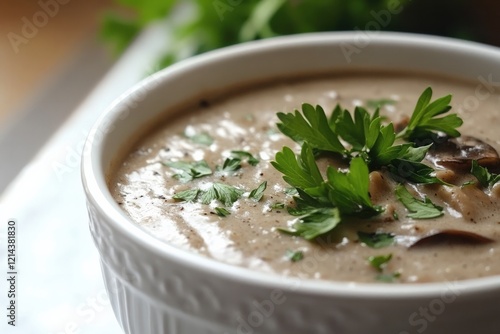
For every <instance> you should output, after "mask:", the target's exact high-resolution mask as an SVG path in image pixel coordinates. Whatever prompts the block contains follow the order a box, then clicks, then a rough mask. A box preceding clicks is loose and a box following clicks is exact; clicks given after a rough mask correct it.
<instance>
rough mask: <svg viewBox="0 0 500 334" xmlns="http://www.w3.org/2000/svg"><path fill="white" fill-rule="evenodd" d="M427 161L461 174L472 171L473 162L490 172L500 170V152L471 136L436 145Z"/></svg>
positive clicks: (451, 139)
mask: <svg viewBox="0 0 500 334" xmlns="http://www.w3.org/2000/svg"><path fill="white" fill-rule="evenodd" d="M427 159H428V160H430V161H431V162H433V163H434V164H435V165H437V166H441V167H445V168H449V169H453V170H456V171H461V172H468V171H470V169H471V166H472V160H476V161H477V162H478V164H479V165H480V166H483V167H486V168H488V169H489V170H490V171H493V172H497V171H499V170H500V157H499V155H498V152H497V151H496V150H495V149H494V148H493V147H492V146H491V145H489V144H487V143H485V142H483V141H482V140H480V139H477V138H474V137H471V136H461V137H458V138H449V139H447V140H446V141H444V142H443V143H438V144H435V145H434V146H433V147H432V149H431V150H430V151H429V153H428V154H427Z"/></svg>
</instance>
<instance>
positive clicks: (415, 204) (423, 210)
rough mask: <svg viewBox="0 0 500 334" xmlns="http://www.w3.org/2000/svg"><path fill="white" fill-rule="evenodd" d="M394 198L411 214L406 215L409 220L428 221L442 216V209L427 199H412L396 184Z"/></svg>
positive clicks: (404, 189)
mask: <svg viewBox="0 0 500 334" xmlns="http://www.w3.org/2000/svg"><path fill="white" fill-rule="evenodd" d="M396 197H397V198H398V199H399V200H400V201H401V203H403V205H404V206H405V207H406V208H407V209H408V211H410V212H411V213H410V214H408V217H410V218H415V219H429V218H436V217H440V216H442V215H443V208H442V207H440V206H437V205H435V204H434V203H432V202H431V200H430V199H429V198H427V197H425V199H424V200H423V201H421V200H418V199H416V198H414V197H413V196H412V195H411V194H410V192H409V191H408V190H407V189H406V187H405V186H404V185H402V184H398V185H397V187H396Z"/></svg>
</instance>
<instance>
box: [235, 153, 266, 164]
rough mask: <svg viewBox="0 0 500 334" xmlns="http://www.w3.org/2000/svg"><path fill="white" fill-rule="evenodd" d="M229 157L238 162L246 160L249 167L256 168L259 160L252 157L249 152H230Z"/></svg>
mask: <svg viewBox="0 0 500 334" xmlns="http://www.w3.org/2000/svg"><path fill="white" fill-rule="evenodd" d="M231 156H233V157H235V158H238V159H240V160H246V161H247V162H248V163H249V164H250V165H252V166H257V164H258V163H259V162H260V161H259V159H257V158H256V157H254V156H253V155H252V154H251V153H250V152H247V151H237V150H235V151H231Z"/></svg>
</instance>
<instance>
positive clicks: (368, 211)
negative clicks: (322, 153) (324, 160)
mask: <svg viewBox="0 0 500 334" xmlns="http://www.w3.org/2000/svg"><path fill="white" fill-rule="evenodd" d="M327 177H328V183H327V185H328V188H329V190H330V191H329V192H328V198H330V199H331V201H332V202H333V203H334V204H335V206H336V207H338V208H339V210H340V212H341V213H343V214H347V215H357V216H361V217H371V216H375V215H377V214H379V213H380V212H381V211H382V208H380V207H377V206H373V204H372V202H371V200H370V195H369V186H370V179H369V171H368V166H367V165H366V164H365V162H364V161H363V159H361V158H359V157H358V158H354V159H352V160H351V165H350V167H349V172H347V173H343V172H341V171H338V170H337V169H335V168H332V167H331V166H329V167H328V169H327Z"/></svg>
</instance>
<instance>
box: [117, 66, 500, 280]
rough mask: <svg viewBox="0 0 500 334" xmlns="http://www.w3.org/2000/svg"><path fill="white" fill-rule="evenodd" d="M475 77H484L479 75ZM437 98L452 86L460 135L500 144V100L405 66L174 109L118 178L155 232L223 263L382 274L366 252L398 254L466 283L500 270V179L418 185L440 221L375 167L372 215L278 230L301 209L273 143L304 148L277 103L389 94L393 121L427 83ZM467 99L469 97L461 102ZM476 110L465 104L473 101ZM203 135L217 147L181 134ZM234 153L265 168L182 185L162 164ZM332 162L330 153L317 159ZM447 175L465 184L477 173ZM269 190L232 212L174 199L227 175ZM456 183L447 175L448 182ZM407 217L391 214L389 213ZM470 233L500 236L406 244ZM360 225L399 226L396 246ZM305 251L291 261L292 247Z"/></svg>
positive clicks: (414, 270) (288, 106)
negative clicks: (417, 213) (280, 120)
mask: <svg viewBox="0 0 500 334" xmlns="http://www.w3.org/2000/svg"><path fill="white" fill-rule="evenodd" d="M477 84H479V83H477ZM427 86H431V87H432V88H433V90H434V98H437V97H440V96H443V95H446V94H448V93H451V94H453V100H452V106H453V107H454V108H453V109H452V111H454V112H457V113H458V114H459V115H460V116H461V117H462V118H463V119H464V125H463V126H462V127H461V128H460V130H461V133H462V134H464V135H466V134H468V135H473V136H475V137H477V138H479V139H481V140H483V141H485V142H487V143H489V144H490V145H492V146H493V147H494V148H495V149H497V150H499V149H500V133H499V131H498V126H495V124H497V125H498V124H499V121H500V103H499V101H500V98H499V97H498V96H496V95H491V96H490V97H489V98H488V99H483V100H482V101H481V102H480V106H479V108H477V109H474V110H472V107H474V105H472V104H470V103H467V102H468V101H469V102H470V101H471V97H474V96H475V95H474V92H475V89H476V86H477V85H476V84H475V83H464V82H460V81H454V80H449V79H444V78H439V77H432V76H429V77H424V76H413V75H405V74H399V75H398V74H386V75H368V74H367V75H359V74H358V75H341V76H331V77H324V78H311V79H308V80H305V79H304V80H295V81H294V80H291V81H290V82H276V83H273V84H271V85H261V86H259V87H256V88H253V89H250V90H246V91H242V92H237V93H235V94H233V95H231V96H229V97H227V98H224V99H221V100H219V101H216V102H214V103H210V104H209V105H208V106H204V107H202V106H200V107H198V108H194V110H189V112H188V111H186V112H183V113H182V114H183V116H182V117H176V118H173V119H172V118H168V119H167V121H166V123H165V124H164V127H163V128H161V129H159V130H157V131H155V132H154V133H153V134H151V135H149V136H147V137H146V138H144V139H143V140H142V141H140V143H139V144H138V145H137V146H136V147H135V148H134V149H133V150H132V151H131V153H130V155H129V156H128V157H127V158H126V159H125V161H124V162H123V164H122V165H121V167H120V168H119V170H118V171H117V172H116V173H115V178H114V180H112V181H111V182H110V184H111V190H112V192H113V195H114V197H115V199H116V201H117V202H118V203H119V204H120V205H121V207H122V208H123V209H124V210H125V211H126V212H127V213H128V215H129V216H130V217H131V218H132V220H133V221H135V222H136V223H137V224H138V225H140V226H142V227H143V228H145V229H146V230H147V231H149V232H150V233H151V234H153V235H154V236H156V237H158V238H160V239H162V240H164V241H165V242H167V243H169V244H172V245H175V246H177V247H179V248H181V249H185V250H188V251H191V252H196V253H199V254H202V255H204V256H208V257H211V258H214V259H216V260H218V261H222V262H225V263H229V264H233V265H237V266H243V267H248V268H251V269H255V270H259V271H263V272H270V273H276V274H280V275H287V276H298V277H300V278H316V279H324V280H338V281H358V282H373V281H374V280H375V277H376V276H377V274H378V273H377V271H376V270H375V269H374V268H373V267H372V266H370V265H369V263H368V262H367V258H368V257H369V256H374V255H386V254H392V255H393V258H392V260H391V261H390V262H389V263H388V265H387V267H386V268H385V269H384V272H386V273H394V272H398V273H399V274H400V277H399V279H398V280H397V281H399V282H428V281H449V280H461V279H468V278H474V277H482V276H487V275H498V274H500V261H498V253H499V252H500V242H499V241H500V206H499V204H498V199H499V196H500V187H499V185H497V186H496V187H494V188H493V189H492V190H491V192H487V193H484V192H483V191H482V190H480V189H479V188H477V187H476V186H470V187H464V188H461V187H442V186H435V185H433V186H422V185H419V186H411V185H409V186H408V188H409V189H411V190H412V191H414V193H415V194H417V193H420V194H421V195H424V194H425V195H427V196H429V198H430V199H431V200H432V201H433V202H434V203H436V204H437V205H440V206H442V207H444V213H445V214H444V216H443V217H440V218H436V219H428V220H416V219H410V218H407V217H406V215H407V214H408V212H407V211H406V209H405V208H404V206H402V205H401V204H400V203H399V202H398V201H397V200H396V198H395V196H394V187H395V182H394V181H392V180H391V179H390V177H389V176H388V175H384V174H377V172H375V173H372V175H371V180H372V184H371V196H372V201H373V202H374V204H378V205H382V206H384V207H385V208H386V211H385V212H384V213H383V214H382V215H380V216H378V217H376V218H374V219H370V220H359V221H356V222H352V221H350V222H346V223H344V224H342V226H341V227H340V228H339V229H338V230H337V231H335V232H334V233H332V234H330V235H328V236H327V237H324V238H320V239H318V240H317V241H316V242H310V241H306V240H304V239H302V238H300V237H294V236H290V235H287V234H283V233H280V232H279V231H277V230H276V228H277V227H287V226H291V224H293V222H294V221H295V218H294V217H292V216H291V215H289V214H288V213H287V211H286V209H275V208H274V209H273V208H272V207H273V205H274V204H276V203H285V204H286V205H293V199H292V197H291V196H290V195H287V194H286V192H285V190H286V189H287V188H289V186H288V185H287V184H286V183H285V182H284V181H283V180H282V176H281V174H280V173H279V172H277V171H276V170H275V169H274V167H272V166H271V164H270V161H272V160H273V159H274V156H275V154H276V152H277V151H279V150H281V149H282V147H283V146H289V147H291V148H293V149H295V150H296V152H298V148H299V147H298V145H297V144H296V143H294V142H293V141H291V140H290V139H289V138H286V137H285V136H284V135H282V134H281V133H279V132H278V131H277V129H276V122H277V118H276V112H277V111H283V112H292V111H293V110H294V109H297V108H300V105H301V104H302V103H304V102H307V103H311V104H320V105H322V106H323V107H324V109H325V110H326V111H327V112H329V111H330V110H332V109H333V107H334V106H335V105H336V104H337V103H340V104H341V105H342V106H343V107H344V108H347V109H349V110H352V109H353V108H354V106H356V105H363V104H365V103H366V101H368V100H370V99H381V98H390V99H393V100H395V101H396V103H395V104H392V105H386V106H384V107H383V108H382V109H381V113H382V114H383V115H385V116H387V117H388V118H389V119H391V120H393V121H395V122H397V121H399V120H400V119H401V118H402V117H403V115H410V114H411V112H412V111H413V108H414V106H415V103H416V101H417V99H418V96H419V95H420V94H421V93H422V91H423V90H424V89H425V88H426V87H427ZM464 101H465V103H464ZM467 108H469V109H467ZM185 133H187V134H189V135H192V134H201V133H207V134H209V135H210V136H211V137H212V138H213V139H214V142H213V144H211V145H209V146H206V145H202V144H197V143H195V142H193V141H192V140H191V139H189V138H187V137H186V136H185V135H184V134H185ZM231 150H244V151H248V152H250V153H252V154H253V155H255V156H256V157H258V158H259V159H260V163H259V164H258V165H257V166H255V167H254V166H250V165H249V164H248V163H243V167H242V168H241V169H240V170H238V171H237V172H235V173H234V174H224V173H220V172H215V173H214V174H213V175H211V176H206V177H202V178H199V179H194V180H193V181H190V182H188V183H180V182H179V181H178V180H176V179H175V178H173V174H175V171H173V170H172V169H171V168H169V167H166V166H164V165H163V164H162V163H161V162H162V161H172V160H174V161H175V160H181V161H198V160H202V159H204V160H206V161H207V162H208V164H209V166H210V167H211V168H212V170H215V169H216V166H220V165H222V164H223V162H224V160H225V158H227V157H228V156H229V154H230V151H231ZM321 163H323V164H324V163H325V162H321ZM439 173H440V175H441V176H443V178H447V179H449V180H451V181H452V182H453V183H454V184H457V185H461V184H462V183H463V182H465V181H467V180H470V179H471V178H472V177H471V176H470V175H464V176H461V175H458V176H454V177H450V176H449V175H445V173H447V172H446V171H440V172H439ZM263 181H267V183H268V184H267V189H266V191H265V193H264V197H263V198H262V200H261V201H260V202H258V203H257V202H256V201H254V200H252V199H248V198H247V197H246V196H245V195H244V196H243V197H242V198H241V199H240V200H238V201H237V202H235V204H234V205H233V206H232V207H231V208H228V210H229V211H230V213H231V214H230V215H229V216H228V217H219V216H218V215H216V214H215V212H214V209H215V207H216V206H221V204H220V203H211V204H210V205H203V204H200V203H189V202H178V201H175V200H174V199H173V198H172V196H173V195H174V194H176V193H178V192H180V191H182V190H186V189H188V188H192V187H200V188H204V187H205V188H206V187H207V185H209V184H210V183H211V182H224V183H227V184H231V185H234V186H236V187H238V188H241V189H244V190H245V191H247V192H249V191H250V190H252V189H255V188H256V187H257V186H258V185H259V184H260V183H261V182H263ZM451 181H450V182H451ZM394 211H395V212H396V213H397V215H398V216H399V220H394V218H393V214H392V213H393V212H394ZM446 228H450V229H460V230H465V231H472V232H475V233H479V234H481V235H484V236H487V237H489V238H492V239H494V240H495V242H493V243H489V244H485V245H469V244H465V245H461V244H458V245H456V244H452V245H448V244H446V245H438V246H422V247H418V248H411V249H408V247H407V246H405V245H406V244H407V243H408V242H411V241H412V240H414V239H415V238H418V237H419V236H422V235H425V234H426V233H429V232H431V231H432V230H435V229H446ZM357 231H364V232H375V231H383V232H392V233H395V234H396V235H397V236H398V237H397V238H396V239H397V240H398V243H397V244H396V245H393V246H389V247H386V248H382V249H373V248H369V247H367V246H366V245H364V244H363V243H361V242H359V240H357V235H356V232H357ZM290 250H292V251H296V250H301V251H303V253H304V258H303V259H302V260H301V261H297V262H292V261H290V259H289V258H288V257H287V256H286V255H285V254H286V253H287V251H290Z"/></svg>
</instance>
